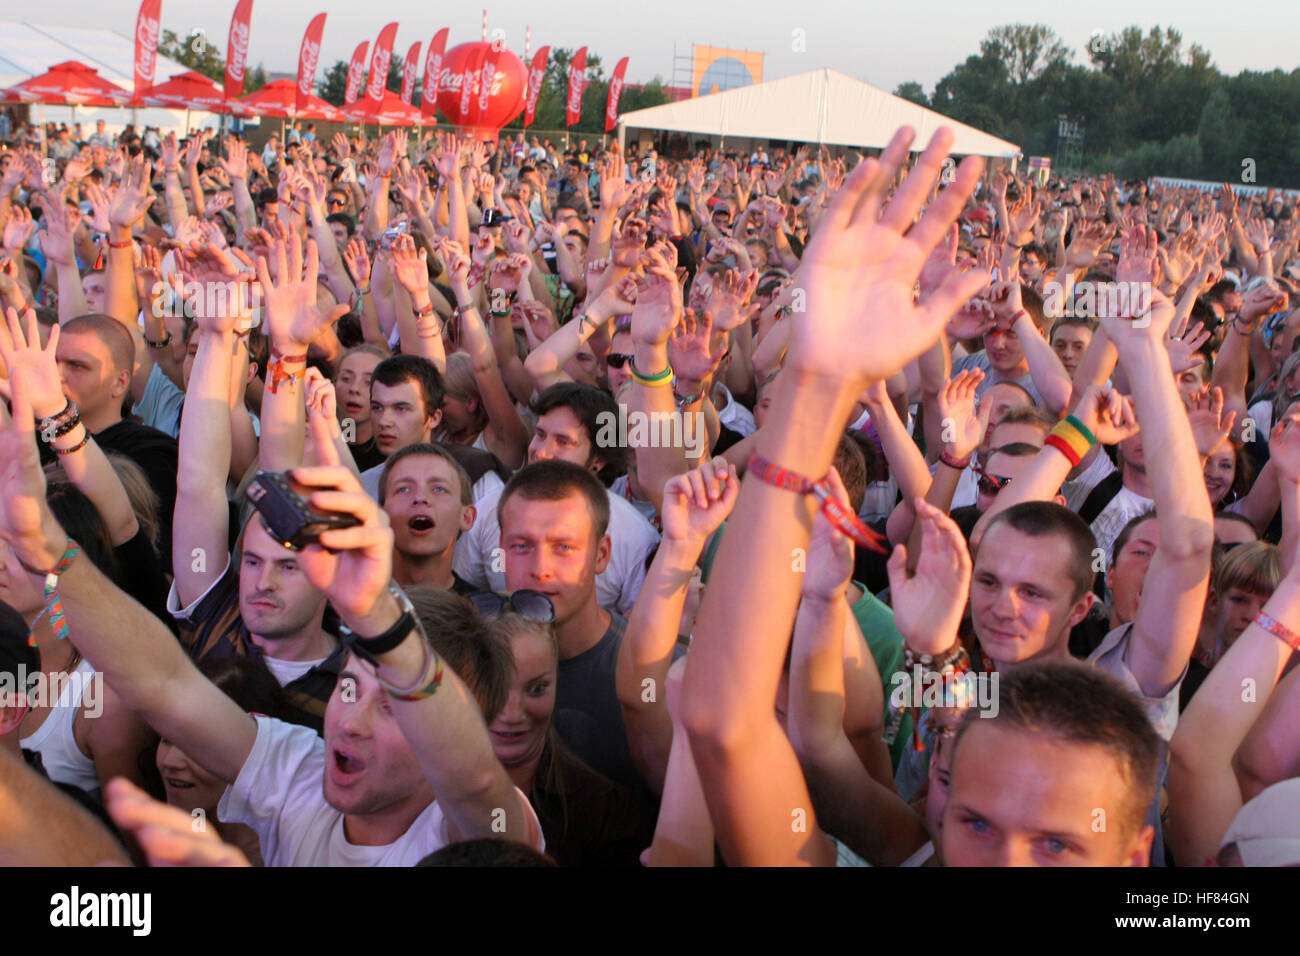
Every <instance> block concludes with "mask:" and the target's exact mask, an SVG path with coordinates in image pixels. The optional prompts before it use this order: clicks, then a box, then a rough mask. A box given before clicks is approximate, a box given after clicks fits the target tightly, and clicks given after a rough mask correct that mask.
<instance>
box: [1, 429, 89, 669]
mask: <svg viewBox="0 0 1300 956" xmlns="http://www.w3.org/2000/svg"><path fill="white" fill-rule="evenodd" d="M87 438H89V436H87ZM79 554H81V546H80V545H79V544H77V542H76V541H74V540H73V539H72V538H68V544H67V547H65V548H64V550H63V556H62V557H61V558H59V563H58V564H56V565H55V566H54V567H53V568H51V569H49V570H48V571H39V570H37V569H36V568H33V567H31V566H30V565H29V564H28V563H27V562H26V561H24V560H23V559H22V558H19V559H18V563H19V564H21V565H22V566H23V570H24V571H26V572H27V573H28V574H33V575H37V576H39V577H44V578H45V609H44V610H43V611H42V612H41V613H42V614H49V616H50V627H51V628H52V629H53V631H54V636H55V637H57V638H58V639H59V640H61V641H66V640H67V639H68V620H67V616H66V615H65V614H64V612H63V599H62V598H61V597H60V596H59V575H61V574H62V573H63V572H64V571H66V570H68V568H70V567H72V562H73V561H75V560H77V555H79ZM34 623H35V622H33V624H34ZM27 645H28V646H29V647H35V646H36V633H35V630H33V632H32V635H31V636H30V637H28V638H27Z"/></svg>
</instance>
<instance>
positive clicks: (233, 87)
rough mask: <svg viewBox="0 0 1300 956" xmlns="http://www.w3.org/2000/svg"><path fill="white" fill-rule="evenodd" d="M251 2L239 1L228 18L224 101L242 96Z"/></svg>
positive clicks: (251, 11)
mask: <svg viewBox="0 0 1300 956" xmlns="http://www.w3.org/2000/svg"><path fill="white" fill-rule="evenodd" d="M252 15H253V0H239V3H238V4H237V5H236V6H235V15H234V16H233V17H231V18H230V39H229V40H228V41H227V45H226V99H228V100H233V99H234V98H235V97H237V96H242V95H243V94H244V63H245V62H247V60H248V21H249V19H250V18H251V17H252Z"/></svg>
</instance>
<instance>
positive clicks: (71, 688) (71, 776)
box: [18, 659, 100, 800]
mask: <svg viewBox="0 0 1300 956" xmlns="http://www.w3.org/2000/svg"><path fill="white" fill-rule="evenodd" d="M94 674H95V668H94V666H93V665H92V664H91V663H90V661H87V660H84V659H83V660H82V661H80V662H79V663H78V664H77V667H76V669H75V670H74V671H73V672H72V673H71V674H69V675H67V677H66V678H65V679H64V680H63V681H62V687H61V688H60V692H59V699H58V700H57V701H55V704H54V706H53V707H52V708H50V713H49V715H48V716H47V717H46V718H45V722H44V723H43V724H41V726H40V728H39V729H38V730H37V731H36V733H34V734H32V735H31V736H30V737H24V738H22V739H21V740H20V741H19V742H18V743H19V746H21V747H22V748H23V749H24V750H34V751H36V752H37V753H39V754H40V755H41V763H42V764H43V765H44V767H45V773H46V775H47V776H48V777H49V778H50V779H51V780H53V781H55V782H56V783H66V784H71V785H72V786H74V787H78V788H80V789H82V790H84V791H86V793H88V794H90V795H91V796H92V797H94V798H95V799H96V800H99V799H100V794H99V778H98V777H96V776H95V763H94V761H93V760H91V759H90V758H89V757H87V756H86V755H85V754H84V753H82V752H81V748H80V747H78V746H77V739H76V736H75V735H74V734H73V731H72V722H73V721H74V720H75V719H76V717H77V714H78V713H79V712H80V710H81V698H82V696H83V695H84V694H85V692H86V688H87V687H88V686H90V681H91V679H92V677H93V676H94Z"/></svg>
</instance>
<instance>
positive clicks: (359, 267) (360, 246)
mask: <svg viewBox="0 0 1300 956" xmlns="http://www.w3.org/2000/svg"><path fill="white" fill-rule="evenodd" d="M343 264H344V265H346V266H347V267H348V272H349V273H351V275H352V281H353V282H354V283H355V284H356V287H357V288H358V289H365V288H366V287H368V286H369V285H370V253H369V252H368V251H367V250H366V242H365V240H364V239H362V238H361V237H360V236H353V237H352V238H351V239H349V240H348V244H347V248H345V249H344V250H343Z"/></svg>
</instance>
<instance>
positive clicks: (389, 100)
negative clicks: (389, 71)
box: [346, 90, 434, 126]
mask: <svg viewBox="0 0 1300 956" xmlns="http://www.w3.org/2000/svg"><path fill="white" fill-rule="evenodd" d="M346 115H347V118H348V119H350V120H352V121H354V122H358V123H378V124H379V125H380V126H416V125H419V124H426V125H432V124H433V122H434V119H433V117H431V116H425V115H424V114H422V113H421V112H420V110H419V107H415V106H411V105H410V104H409V103H403V102H402V98H401V97H400V96H398V95H397V94H396V93H394V92H393V91H392V90H384V98H383V100H382V101H381V102H380V104H379V107H378V109H376V108H375V106H374V104H373V103H372V102H371V100H370V98H369V97H367V98H365V99H364V100H358V101H357V102H356V103H354V104H353V106H352V108H351V109H350V110H348V111H347V114H346Z"/></svg>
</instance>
